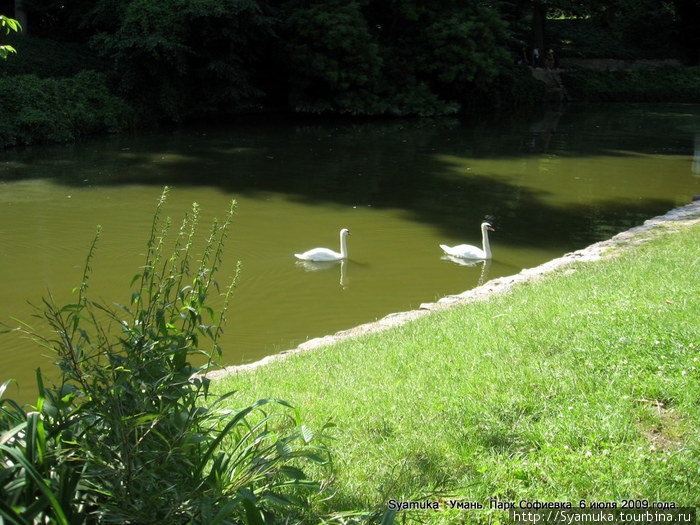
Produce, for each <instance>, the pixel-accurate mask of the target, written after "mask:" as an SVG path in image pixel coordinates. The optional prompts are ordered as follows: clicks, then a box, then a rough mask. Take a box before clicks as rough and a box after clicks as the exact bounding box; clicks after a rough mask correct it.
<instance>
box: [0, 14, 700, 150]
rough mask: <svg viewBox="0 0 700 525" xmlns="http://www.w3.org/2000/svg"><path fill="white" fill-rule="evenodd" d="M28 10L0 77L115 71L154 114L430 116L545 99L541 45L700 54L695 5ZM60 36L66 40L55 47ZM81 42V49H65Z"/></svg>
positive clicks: (133, 99)
mask: <svg viewBox="0 0 700 525" xmlns="http://www.w3.org/2000/svg"><path fill="white" fill-rule="evenodd" d="M23 5H24V9H25V10H26V11H27V13H28V17H29V26H30V28H31V29H30V31H31V35H32V38H29V39H27V38H25V39H23V40H22V39H17V46H18V49H19V51H20V54H26V55H27V56H26V58H22V60H21V61H17V64H12V65H11V66H7V61H4V63H3V64H1V66H2V68H0V76H8V75H16V74H29V73H31V74H36V75H37V76H40V77H54V76H56V77H70V76H73V75H75V74H76V73H78V72H79V70H82V69H90V70H97V71H100V72H105V73H106V75H107V76H106V77H105V79H104V81H103V82H101V83H100V85H106V86H107V88H108V89H109V91H110V92H111V93H114V94H115V95H116V96H118V97H120V98H122V99H123V100H125V101H126V102H127V103H128V104H129V105H130V106H131V107H133V108H134V109H135V111H134V114H135V115H138V119H139V121H140V123H159V122H179V121H183V120H191V119H196V118H206V119H211V118H226V117H229V116H231V115H236V114H240V113H242V112H251V111H255V112H258V111H262V110H282V111H285V110H291V111H295V112H302V113H314V114H320V113H334V114H350V115H397V116H401V115H421V116H427V115H444V114H450V113H456V112H459V111H462V112H474V111H485V110H492V109H494V108H497V107H501V108H503V107H507V108H516V107H521V106H523V105H530V104H533V103H536V102H538V101H541V100H542V98H543V93H544V90H543V89H542V86H538V85H537V84H536V83H533V81H532V79H531V78H530V77H529V76H528V75H527V73H526V70H520V69H518V68H517V67H515V65H516V63H519V62H523V61H527V62H528V64H529V65H533V61H532V56H533V55H532V52H533V49H534V48H539V49H540V51H541V52H542V53H544V50H545V49H549V48H552V49H554V50H555V54H556V56H563V55H567V56H586V57H602V56H605V57H608V58H667V57H679V58H685V59H687V60H689V61H693V60H695V61H697V59H698V58H700V56H699V53H700V41H699V40H698V36H697V31H696V23H695V22H696V20H697V15H699V14H700V13H698V7H697V2H696V1H693V0H613V1H603V0H595V1H591V2H583V1H580V0H578V1H577V0H508V1H501V2H495V3H494V2H487V1H485V0H477V1H474V2H458V1H456V0H436V1H428V0H409V1H398V0H388V1H387V0H381V1H380V0H347V1H341V0H162V1H160V2H151V1H148V0H123V1H119V2H117V1H115V0H72V1H71V2H65V1H63V0H24V2H23ZM35 41H36V42H39V44H35V43H34V42H35ZM47 42H49V43H50V42H60V43H61V44H60V45H56V46H54V47H55V49H53V48H51V46H50V44H49V45H48V46H47V45H46V44H45V43H47ZM68 46H72V47H70V48H69V47H68ZM68 49H72V52H73V54H74V55H75V57H79V58H77V59H75V60H72V59H70V58H67V56H66V53H65V51H66V50H68ZM13 58H15V57H14V56H13ZM539 65H543V64H542V63H540V64H539ZM76 68H77V69H76ZM22 111H24V110H22ZM99 128H100V126H96V127H94V129H99ZM103 128H104V127H103ZM105 129H106V128H105ZM80 133H82V131H80V130H78V129H76V130H75V131H73V132H70V133H67V132H66V133H54V132H50V133H43V134H40V135H37V136H36V138H35V139H31V140H28V139H27V138H23V137H19V136H18V137H17V138H16V139H12V140H7V139H5V140H4V142H5V144H9V143H26V142H31V141H40V140H67V139H70V137H71V136H76V135H79V134H80Z"/></svg>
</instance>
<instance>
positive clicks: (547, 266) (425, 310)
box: [206, 201, 700, 379]
mask: <svg viewBox="0 0 700 525" xmlns="http://www.w3.org/2000/svg"><path fill="white" fill-rule="evenodd" d="M698 222H700V201H695V202H692V203H690V204H687V205H685V206H681V207H679V208H674V209H673V210H671V211H669V212H667V213H665V214H664V215H659V216H657V217H653V218H651V219H649V220H646V221H644V224H642V225H640V226H635V227H633V228H630V229H629V230H627V231H624V232H622V233H618V234H617V235H615V236H614V237H612V238H610V239H608V240H606V241H600V242H597V243H595V244H591V245H590V246H588V247H586V248H583V249H581V250H577V251H575V252H571V253H567V254H565V255H563V256H561V257H558V258H556V259H553V260H551V261H549V262H546V263H544V264H541V265H539V266H536V267H534V268H525V269H523V270H522V271H521V272H520V273H517V274H515V275H509V276H507V277H499V278H497V279H492V280H490V281H487V282H486V283H484V284H483V285H481V286H478V287H476V288H472V289H471V290H467V291H466V292H462V293H460V294H457V295H448V296H447V297H443V298H442V299H439V300H438V301H437V302H434V303H423V304H421V305H420V307H419V308H418V309H417V310H409V311H406V312H397V313H393V314H389V315H387V316H385V317H383V318H382V319H379V320H377V321H373V322H370V323H365V324H361V325H359V326H355V327H353V328H349V329H347V330H341V331H340V332H336V333H335V334H332V335H326V336H323V337H317V338H315V339H310V340H308V341H306V342H304V343H302V344H300V345H299V346H297V347H296V348H293V349H290V350H284V351H282V352H279V353H276V354H273V355H269V356H267V357H264V358H263V359H261V360H259V361H255V362H253V363H247V364H243V365H233V366H227V367H225V368H221V369H218V370H213V371H210V372H207V374H206V376H207V377H208V378H210V379H218V378H221V377H224V376H227V375H230V374H237V373H239V372H245V371H247V370H253V369H255V368H258V367H260V366H264V365H266V364H268V363H271V362H273V361H279V360H281V359H285V358H287V357H288V356H290V355H294V354H300V353H302V352H307V351H309V350H314V349H316V348H319V347H322V346H327V345H332V344H334V343H337V342H339V341H343V340H345V339H350V338H352V337H358V336H362V335H367V334H373V333H377V332H382V331H384V330H388V329H389V328H393V327H395V326H400V325H403V324H406V323H408V322H410V321H413V320H414V319H418V318H419V317H423V316H425V315H429V314H430V313H432V312H435V311H439V310H444V309H447V308H453V307H455V306H458V305H462V304H467V303H472V302H478V301H485V300H487V299H489V298H491V297H493V296H495V295H500V294H504V293H507V292H509V291H510V290H511V289H512V288H513V287H514V286H515V285H517V284H519V283H523V282H528V281H534V280H537V279H540V278H542V277H543V276H545V275H547V274H550V273H552V272H554V271H556V270H560V269H563V268H566V267H567V266H571V265H572V264H574V263H576V262H580V261H597V260H601V259H604V258H607V257H611V256H615V254H614V253H612V254H611V253H610V252H611V250H612V249H613V248H624V247H628V246H633V245H637V244H641V243H643V242H646V241H647V240H649V239H650V238H652V236H653V235H654V233H655V230H657V229H658V228H660V227H664V226H665V227H670V228H673V229H679V228H683V227H688V226H690V225H692V224H695V223H698ZM570 271H573V269H570Z"/></svg>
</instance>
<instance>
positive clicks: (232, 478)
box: [0, 193, 327, 525]
mask: <svg viewBox="0 0 700 525" xmlns="http://www.w3.org/2000/svg"><path fill="white" fill-rule="evenodd" d="M164 200H165V193H164V194H163V197H162V198H161V200H160V203H159V206H158V211H157V212H156V215H155V218H154V221H153V227H152V231H151V236H150V238H149V240H148V243H147V250H146V256H145V259H146V260H145V264H144V265H143V267H142V268H141V273H140V274H138V275H136V276H135V277H134V279H133V280H132V286H133V292H132V293H131V298H130V300H129V301H128V302H127V303H126V304H125V305H123V306H122V305H107V304H101V303H97V302H94V301H93V300H91V299H90V298H89V297H88V293H87V291H88V279H89V275H90V266H91V262H92V259H93V255H94V248H95V244H96V242H97V237H96V239H95V242H93V245H92V248H91V250H90V253H89V255H88V258H87V262H86V265H85V272H84V277H83V282H82V284H81V285H80V286H79V287H78V288H77V290H76V291H77V297H76V301H75V302H74V303H73V304H68V305H65V306H59V305H57V304H55V303H54V301H53V299H52V298H51V297H49V298H48V299H45V300H44V301H43V307H42V309H41V310H40V312H39V315H38V317H40V318H41V319H43V320H44V321H45V322H47V323H48V327H49V328H50V332H49V333H50V335H46V331H45V330H38V331H37V330H34V329H32V328H30V327H29V326H27V325H24V326H23V327H22V328H20V331H21V332H24V333H25V334H27V335H29V336H30V337H31V338H33V339H34V340H35V341H37V342H38V343H40V344H41V345H42V346H44V347H45V348H47V349H48V350H49V351H52V352H54V353H55V355H56V357H57V365H58V366H59V368H60V372H61V380H60V381H59V383H58V384H57V385H56V386H51V387H48V386H45V385H44V384H43V379H42V375H41V373H39V372H37V377H38V386H39V399H38V401H37V404H36V406H34V407H31V408H30V409H25V408H22V407H20V406H19V405H18V404H16V403H14V402H13V401H11V400H8V399H3V398H2V394H3V393H4V390H5V389H6V386H7V383H5V384H4V385H2V387H0V436H2V439H1V440H0V464H2V466H3V468H2V470H1V471H0V522H2V523H17V524H24V523H57V524H65V525H68V524H70V525H78V524H84V523H90V524H97V523H143V524H150V523H172V524H179V523H182V524H184V523H206V524H211V523H231V524H233V523H250V524H256V525H257V524H262V523H272V522H275V519H276V516H280V515H284V516H285V518H286V521H285V523H292V522H293V521H292V517H293V516H295V515H302V514H303V512H304V508H305V499H304V497H305V495H306V494H307V493H308V492H307V489H309V488H312V489H316V490H318V488H319V487H318V485H317V484H315V483H312V482H311V481H310V480H309V479H307V477H306V476H305V474H304V472H303V471H302V470H301V468H300V467H303V466H304V465H305V464H308V463H309V462H310V461H311V462H317V463H324V462H325V461H326V455H327V454H326V451H325V449H324V448H323V447H319V446H316V445H315V442H314V443H311V442H312V440H314V439H315V436H314V432H312V431H311V429H309V428H307V427H305V426H304V425H302V424H301V422H300V421H299V416H298V414H297V413H296V412H295V410H294V409H293V408H292V407H291V406H289V405H288V404H287V403H285V402H284V401H280V400H274V399H261V400H259V401H257V402H255V403H253V404H248V403H245V404H243V406H242V407H240V403H241V401H240V397H236V398H235V399H236V401H233V403H234V404H236V405H239V408H237V409H236V410H232V409H230V408H229V409H226V410H223V409H222V408H221V403H222V401H223V400H224V399H228V402H229V403H231V402H232V399H233V398H232V396H233V395H234V393H233V392H231V393H228V394H226V395H224V396H222V397H214V396H211V395H209V379H207V378H206V377H202V376H201V373H203V372H205V371H206V370H207V369H208V368H209V367H210V366H211V365H212V363H213V361H212V360H213V359H214V358H218V356H219V355H220V354H221V349H220V348H219V346H218V339H219V335H220V333H221V330H222V325H223V323H224V321H225V317H226V310H227V304H228V300H229V297H230V294H231V290H232V288H233V282H232V283H231V285H229V286H227V287H225V288H224V289H223V290H222V293H223V294H224V296H225V300H224V306H223V308H222V309H221V310H220V311H219V312H218V313H217V312H214V310H212V308H211V307H210V306H209V304H208V302H209V297H210V296H211V295H212V294H213V293H216V292H217V291H218V284H217V283H216V281H215V280H214V278H215V276H216V274H217V270H218V268H219V266H220V265H221V262H222V248H223V242H224V239H225V237H226V234H227V230H228V227H229V225H230V222H231V217H232V213H233V204H235V203H233V204H232V208H231V210H230V211H229V213H228V215H227V218H226V220H225V221H224V222H223V223H217V222H215V223H214V224H213V226H212V227H211V229H210V232H209V235H208V238H207V241H206V244H205V246H204V248H203V249H202V250H201V255H200V256H199V260H198V261H195V260H194V259H193V254H194V253H195V250H196V248H195V243H194V241H195V240H196V226H197V222H198V208H197V205H196V204H195V205H194V206H193V208H192V211H191V213H189V214H188V215H186V216H185V218H184V220H183V222H182V225H181V227H180V229H179V232H178V233H177V236H176V240H175V242H174V246H173V248H172V251H171V252H170V255H169V254H168V251H166V249H165V248H164V246H165V245H166V242H165V241H166V235H167V232H168V230H169V226H170V221H169V220H165V221H163V220H161V217H160V208H161V206H162V204H163V202H164ZM98 234H99V231H98ZM195 362H200V363H202V364H201V365H199V366H196V365H195V364H194V363H195ZM246 405H247V406H246Z"/></svg>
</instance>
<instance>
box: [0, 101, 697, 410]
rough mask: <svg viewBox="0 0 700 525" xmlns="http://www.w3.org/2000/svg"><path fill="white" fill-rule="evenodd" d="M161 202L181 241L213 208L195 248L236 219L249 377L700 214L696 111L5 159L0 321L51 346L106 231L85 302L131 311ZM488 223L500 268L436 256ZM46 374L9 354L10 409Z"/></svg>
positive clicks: (236, 305) (0, 191) (188, 141)
mask: <svg viewBox="0 0 700 525" xmlns="http://www.w3.org/2000/svg"><path fill="white" fill-rule="evenodd" d="M164 185H168V186H171V188H172V190H171V194H170V198H169V200H168V203H167V206H166V208H165V211H166V213H167V214H168V215H169V216H171V217H173V219H174V220H175V221H176V222H177V221H179V220H180V218H181V217H182V214H183V212H185V211H186V210H187V209H189V207H190V204H191V203H192V202H193V201H196V202H198V203H199V204H200V205H201V208H202V227H201V232H202V237H204V235H205V233H206V231H207V228H208V224H209V222H210V220H211V219H212V218H214V217H216V216H218V217H221V216H223V215H224V212H225V210H226V209H227V206H228V202H229V201H230V200H231V199H232V198H235V199H236V200H237V201H238V203H239V207H238V214H237V217H236V220H235V224H234V226H233V230H232V233H231V236H230V238H229V240H228V243H227V247H226V253H225V262H226V264H225V267H224V269H223V271H222V275H221V281H222V282H223V281H225V280H226V275H230V274H231V273H232V272H233V269H234V267H235V264H236V261H238V260H240V261H241V262H242V266H243V271H242V274H241V277H240V280H239V284H238V287H237V289H236V292H235V295H234V300H233V304H232V310H231V313H230V316H229V319H230V320H229V323H228V328H227V331H226V334H225V337H224V339H223V341H222V345H223V347H224V359H223V362H224V364H239V363H245V362H252V361H256V360H258V359H260V358H262V357H263V356H265V355H268V354H271V353H275V352H278V351H281V350H284V349H288V348H291V347H293V346H295V345H296V344H298V343H300V342H303V341H305V340H307V339H310V338H313V337H319V336H322V335H325V334H328V333H332V332H334V331H337V330H341V329H344V328H349V327H352V326H354V325H357V324H360V323H363V322H368V321H372V320H375V319H377V318H379V317H382V316H384V315H386V314H389V313H391V312H396V311H402V310H408V309H412V308H416V307H418V305H419V304H420V303H421V302H431V301H434V300H436V299H437V298H439V297H442V296H444V295H448V294H451V293H459V292H462V291H464V290H467V289H469V288H472V287H474V286H476V285H478V284H479V283H480V282H483V281H484V280H485V279H491V278H495V277H499V276H504V275H509V274H513V273H517V272H519V271H520V270H521V269H522V268H526V267H532V266H536V265H538V264H540V263H543V262H545V261H547V260H550V259H552V258H554V257H558V256H560V255H562V254H564V253H566V252H568V251H571V250H574V249H578V248H582V247H584V246H586V245H588V244H590V243H592V242H595V241H598V240H601V239H604V238H608V237H610V236H611V235H613V234H615V233H616V232H619V231H622V230H624V229H627V228H629V227H631V226H634V225H636V224H639V223H641V222H643V221H644V220H645V219H647V218H649V217H652V216H654V215H658V214H661V213H665V212H666V211H667V210H669V209H671V208H673V207H675V206H679V205H683V204H686V203H688V202H689V201H690V200H691V198H692V196H693V195H695V194H700V106H692V105H691V106H688V105H677V106H610V107H604V106H574V107H569V108H566V109H565V110H562V111H554V110H546V111H545V110H542V111H540V112H539V113H538V114H535V115H532V116H529V117H519V118H516V117H510V118H507V119H500V120H497V119H488V120H484V121H478V122H459V121H457V120H452V119H444V120H402V121H388V122H386V121H371V122H362V123H357V122H319V121H301V122H300V121H296V122H295V121H275V122H271V121H267V122H266V121H260V120H258V121H248V122H242V123H240V124H238V125H235V126H228V127H226V128H221V127H219V128H197V129H188V130H186V131H185V130H179V131H174V132H172V131H171V132H161V133H149V134H137V135H131V136H119V137H108V138H100V139H92V140H88V141H85V142H82V143H79V144H71V145H65V146H44V147H31V148H23V149H17V150H11V151H6V152H3V153H0V279H1V281H2V301H0V321H1V322H4V323H7V324H8V325H10V326H16V325H17V323H16V321H13V320H12V318H18V319H21V320H24V321H29V322H30V323H31V324H33V325H35V326H36V327H37V328H40V327H41V323H40V321H38V320H36V319H33V318H32V313H33V310H32V307H31V306H30V305H29V304H28V302H31V303H35V304H38V303H39V302H40V300H41V298H42V296H45V295H46V294H47V293H48V291H49V290H50V291H51V293H53V294H54V296H55V297H56V298H57V300H58V301H59V302H61V301H64V302H68V301H70V300H71V294H70V290H71V289H72V288H73V287H75V286H76V285H77V284H79V282H80V278H81V275H82V266H83V264H84V257H85V255H86V253H87V249H88V246H89V244H90V241H91V239H92V237H93V234H94V231H95V227H96V225H98V224H99V225H101V226H102V238H101V240H100V242H99V248H98V251H97V255H96V258H95V261H94V265H93V266H94V273H93V277H92V281H91V288H90V292H91V295H92V296H93V297H94V298H102V299H103V300H104V302H106V303H110V302H112V301H115V302H120V303H127V302H128V299H129V297H130V291H129V288H128V286H129V282H130V280H131V277H132V276H133V275H134V274H136V273H137V272H138V268H139V266H140V264H141V263H142V261H143V259H142V257H141V255H140V254H142V253H143V252H144V247H145V240H146V239H147V237H148V231H149V228H150V221H151V217H152V212H153V210H154V206H155V202H156V200H157V198H158V196H159V194H160V192H161V188H162V186H164ZM484 219H488V220H490V221H491V222H492V224H493V225H494V227H495V229H496V232H494V233H492V234H491V246H492V249H493V254H494V255H493V257H494V258H493V261H492V263H491V264H490V265H488V266H484V265H481V264H479V265H475V266H464V265H460V264H457V263H455V262H453V261H450V260H445V259H443V257H442V252H441V250H440V249H439V247H438V244H441V243H443V244H460V243H469V244H476V245H479V244H480V242H481V239H480V232H479V224H480V222H481V221H482V220H484ZM341 228H349V229H350V230H351V232H352V235H351V236H350V238H349V240H348V241H349V242H348V249H349V255H350V258H349V260H348V261H347V262H346V263H343V264H340V263H331V264H327V265H323V266H320V265H317V266H312V265H304V264H301V263H299V262H296V261H295V259H294V257H293V254H294V253H295V252H300V251H305V250H307V249H310V248H313V247H317V246H325V247H329V248H333V249H335V250H337V249H338V231H339V230H340V229H341ZM562 300H566V298H562ZM215 304H217V301H215ZM219 304H220V302H219ZM465 328H468V327H465ZM47 354H48V352H47V351H46V350H43V349H41V348H38V347H37V346H36V345H34V344H33V343H32V342H30V341H28V340H26V339H22V338H20V337H19V336H18V335H17V334H16V333H15V334H5V335H0V379H2V380H4V379H6V378H10V377H13V378H16V379H17V380H18V382H19V386H13V387H11V388H10V390H9V392H8V394H7V395H9V396H11V397H16V398H27V399H26V400H28V398H29V397H31V395H32V393H33V390H34V380H33V376H34V370H35V368H36V367H38V366H41V367H42V369H43V370H46V371H51V368H52V366H51V356H50V355H47Z"/></svg>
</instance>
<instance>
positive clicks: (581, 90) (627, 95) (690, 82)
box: [562, 67, 700, 103]
mask: <svg viewBox="0 0 700 525" xmlns="http://www.w3.org/2000/svg"><path fill="white" fill-rule="evenodd" d="M562 79H563V81H564V83H565V84H566V86H567V89H568V91H569V94H570V95H571V96H572V97H573V98H574V99H576V100H588V101H606V102H687V103H699V102H700V67H687V68H682V67H663V68H658V69H631V70H626V71H594V70H590V69H587V70H580V71H567V72H564V73H562Z"/></svg>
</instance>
